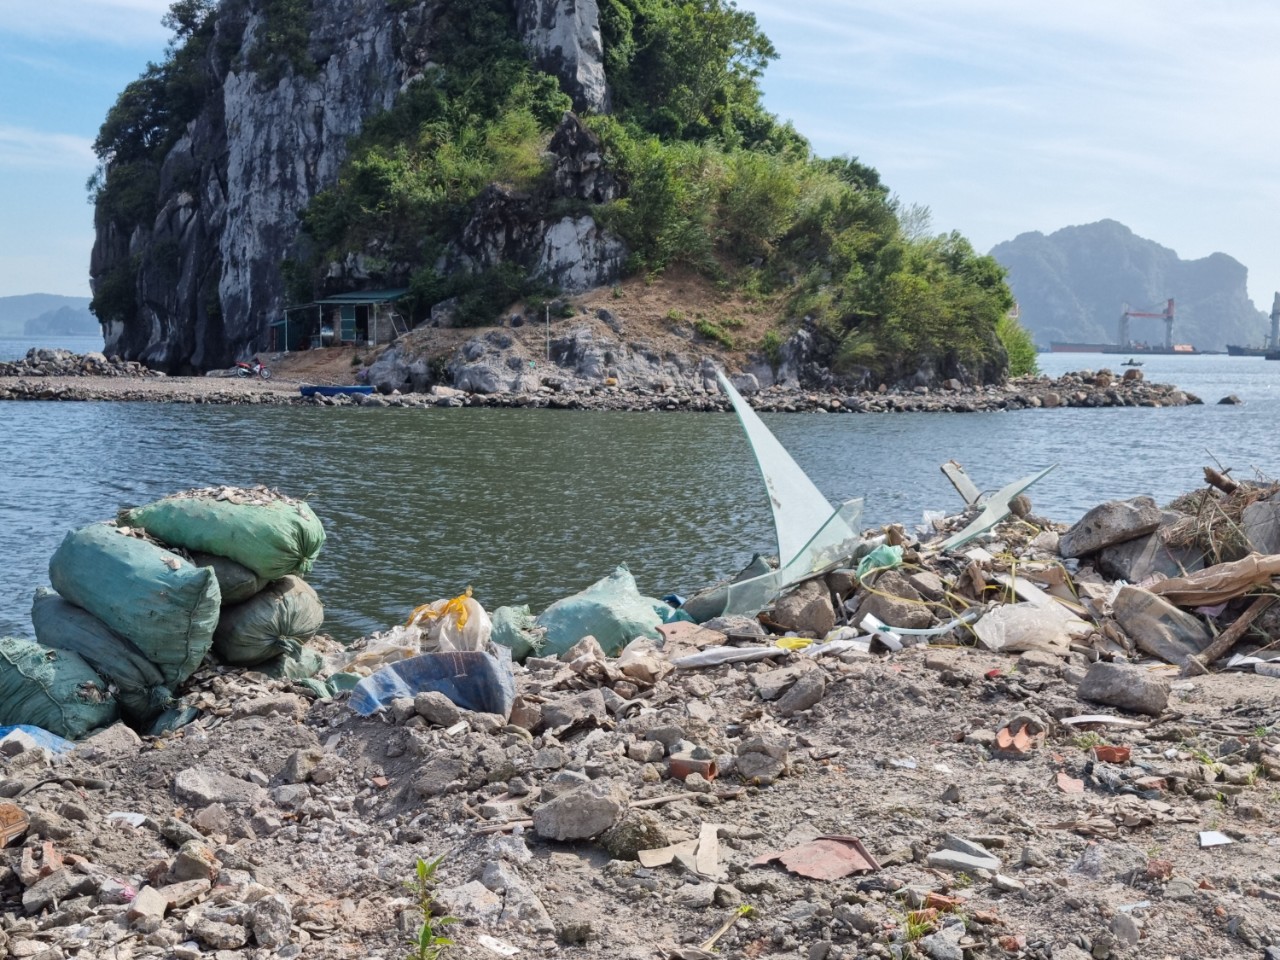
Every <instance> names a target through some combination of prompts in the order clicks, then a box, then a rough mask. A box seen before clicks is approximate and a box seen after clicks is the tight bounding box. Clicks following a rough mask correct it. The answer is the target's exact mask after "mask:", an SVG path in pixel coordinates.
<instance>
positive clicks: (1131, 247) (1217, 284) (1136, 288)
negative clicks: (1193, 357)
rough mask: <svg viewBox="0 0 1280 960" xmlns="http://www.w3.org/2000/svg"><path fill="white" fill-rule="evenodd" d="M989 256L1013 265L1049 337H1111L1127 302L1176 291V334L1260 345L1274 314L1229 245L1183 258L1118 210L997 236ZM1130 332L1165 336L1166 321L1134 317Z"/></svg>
mask: <svg viewBox="0 0 1280 960" xmlns="http://www.w3.org/2000/svg"><path fill="white" fill-rule="evenodd" d="M991 256H993V257H995V258H996V260H997V261H999V262H1000V263H1001V264H1002V265H1003V266H1004V267H1005V268H1006V269H1007V270H1008V271H1009V286H1010V288H1011V289H1012V290H1013V295H1014V296H1015V297H1016V298H1017V300H1018V306H1019V308H1020V309H1021V320H1022V325H1023V326H1024V327H1026V328H1027V329H1028V330H1029V331H1031V334H1032V336H1034V337H1035V340H1036V343H1037V344H1040V345H1041V346H1044V347H1047V346H1048V345H1049V343H1050V342H1051V341H1054V340H1067V341H1098V342H1108V343H1114V342H1115V341H1116V333H1117V327H1118V322H1119V319H1120V314H1121V313H1122V312H1123V310H1124V305H1125V304H1126V303H1127V304H1129V307H1130V309H1131V310H1136V311H1142V312H1149V313H1159V312H1161V311H1162V310H1163V309H1164V304H1165V301H1166V300H1168V299H1169V298H1170V297H1172V298H1173V299H1174V301H1175V318H1176V319H1175V321H1174V327H1173V339H1174V342H1175V343H1189V344H1192V345H1193V346H1195V347H1197V348H1198V349H1201V350H1224V349H1226V345H1227V344H1228V343H1237V344H1241V345H1244V346H1251V345H1261V344H1262V341H1263V338H1264V337H1265V336H1266V335H1267V330H1268V320H1267V314H1266V313H1265V312H1263V311H1262V310H1259V309H1258V308H1257V307H1256V306H1254V304H1253V301H1252V300H1250V299H1249V295H1248V292H1247V289H1246V280H1247V278H1248V270H1247V269H1246V268H1245V266H1244V265H1243V264H1242V263H1240V262H1239V261H1238V260H1235V259H1234V258H1232V257H1229V256H1227V255H1226V254H1225V253H1214V254H1210V255H1209V256H1207V257H1203V258H1202V259H1199V260H1182V259H1180V258H1179V257H1178V255H1177V253H1175V252H1174V251H1173V250H1170V249H1169V248H1168V247H1162V246H1161V245H1160V244H1158V243H1156V242H1155V241H1154V240H1147V239H1144V238H1142V237H1139V236H1137V235H1136V234H1135V233H1134V232H1133V231H1132V230H1130V229H1129V228H1128V227H1126V226H1125V225H1124V224H1122V223H1117V222H1116V221H1115V220H1100V221H1098V222H1097V223H1089V224H1085V225H1083V226H1075V227H1064V228H1063V229H1061V230H1057V231H1055V232H1054V233H1051V234H1049V235H1047V236H1046V235H1045V234H1043V233H1040V232H1038V231H1037V232H1032V233H1023V234H1020V235H1019V236H1017V237H1015V238H1014V239H1013V240H1008V241H1006V242H1004V243H1001V244H997V245H996V246H995V247H993V248H992V250H991ZM1130 337H1131V338H1132V339H1134V340H1142V341H1146V342H1148V343H1153V344H1158V343H1162V342H1163V340H1164V324H1163V322H1162V321H1160V320H1158V319H1153V320H1140V319H1135V320H1133V321H1132V322H1131V325H1130Z"/></svg>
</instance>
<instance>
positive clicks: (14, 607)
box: [0, 351, 1280, 640]
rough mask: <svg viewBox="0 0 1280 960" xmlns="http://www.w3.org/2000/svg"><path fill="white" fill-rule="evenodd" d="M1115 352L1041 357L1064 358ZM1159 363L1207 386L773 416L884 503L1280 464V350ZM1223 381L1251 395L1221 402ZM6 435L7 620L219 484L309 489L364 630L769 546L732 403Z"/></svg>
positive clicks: (143, 414)
mask: <svg viewBox="0 0 1280 960" xmlns="http://www.w3.org/2000/svg"><path fill="white" fill-rule="evenodd" d="M24 352H25V351H24ZM1108 359H1110V360H1111V362H1112V364H1113V365H1114V363H1115V362H1116V361H1118V360H1122V359H1124V358H1108ZM1101 361H1102V357H1100V356H1089V355H1075V356H1069V355H1043V356H1042V357H1041V363H1042V366H1043V367H1045V368H1046V372H1048V373H1055V374H1056V373H1061V372H1064V371H1066V370H1073V369H1080V368H1081V367H1082V366H1085V365H1088V364H1093V365H1094V366H1101V365H1102V364H1101ZM1113 369H1117V370H1118V368H1115V367H1114V366H1113ZM1143 369H1144V373H1145V374H1146V375H1147V377H1148V379H1152V380H1159V381H1164V382H1173V383H1177V384H1179V385H1180V386H1182V387H1184V388H1185V389H1187V390H1190V391H1191V392H1193V393H1196V394H1198V395H1200V396H1201V397H1202V398H1203V399H1204V400H1205V405H1204V406H1199V407H1186V408H1178V409H1161V410H1152V409H1141V408H1139V409H1133V408H1122V409H1117V410H1072V409H1057V410H1035V411H1023V412H1018V413H1005V414H886V415H883V416H840V415H822V414H807V415H804V414H802V415H791V416H787V415H770V416H768V417H766V422H767V423H768V424H769V426H770V427H771V429H773V430H774V432H775V433H776V434H777V436H778V437H779V439H780V440H781V441H782V442H783V444H785V445H786V447H787V448H788V449H789V450H790V451H791V452H792V454H793V456H794V457H795V458H796V460H797V461H799V463H800V464H801V465H802V466H803V467H804V468H805V469H806V470H807V471H809V473H810V475H811V476H812V477H813V479H814V482H815V483H816V484H817V485H818V487H819V488H820V489H821V490H822V491H823V492H824V493H825V494H826V495H827V496H828V498H830V499H831V500H832V501H837V500H844V499H848V498H850V497H855V496H863V497H865V498H866V513H865V521H864V522H865V524H866V525H867V526H870V525H872V524H879V523H884V522H891V521H897V522H904V523H909V524H913V523H918V522H920V518H921V513H922V511H923V510H926V509H928V510H935V509H940V510H946V511H949V512H950V511H953V510H955V509H957V508H958V507H959V505H960V503H959V500H958V498H957V496H956V494H955V493H954V491H953V490H952V489H951V487H950V484H949V483H948V482H947V481H946V479H945V478H944V477H943V476H942V474H941V473H940V472H939V469H938V468H939V465H940V464H941V463H942V462H944V461H945V460H948V459H951V458H954V459H956V460H959V461H960V462H961V463H963V464H964V465H965V467H966V469H967V470H968V472H969V475H970V476H971V477H972V478H973V479H974V481H975V482H976V483H977V484H978V485H979V486H980V487H984V488H988V489H995V488H997V487H999V486H1002V485H1003V484H1004V483H1006V482H1008V481H1009V480H1011V479H1014V478H1016V477H1019V476H1024V475H1026V474H1028V473H1031V472H1033V471H1034V470H1036V469H1038V468H1040V467H1044V466H1047V465H1048V464H1051V463H1057V464H1058V465H1059V466H1058V469H1057V470H1056V471H1055V472H1053V473H1051V474H1050V475H1049V476H1047V477H1046V478H1045V479H1044V480H1042V481H1040V483H1038V484H1037V485H1036V486H1035V487H1033V488H1032V489H1031V491H1030V495H1031V498H1032V500H1033V502H1034V504H1035V509H1036V511H1037V512H1038V513H1041V514H1044V515H1047V516H1050V517H1053V518H1055V519H1060V520H1066V521H1070V520H1073V519H1075V518H1076V517H1078V516H1079V515H1080V514H1081V513H1083V512H1084V511H1085V510H1086V509H1088V508H1089V507H1091V506H1093V505H1094V504H1096V503H1097V502H1099V501H1101V500H1103V499H1107V498H1110V497H1129V496H1133V495H1136V494H1140V493H1148V494H1152V495H1154V496H1155V497H1156V498H1157V499H1158V500H1161V501H1167V500H1169V499H1172V498H1173V497H1175V496H1177V495H1178V494H1180V493H1183V492H1185V491H1187V490H1190V489H1194V488H1196V487H1197V486H1199V485H1200V484H1201V482H1202V473H1201V467H1202V466H1203V465H1204V464H1207V463H1215V462H1220V463H1221V464H1222V465H1224V466H1228V467H1232V468H1234V470H1235V474H1236V476H1250V475H1252V474H1253V472H1254V471H1257V472H1260V473H1262V474H1265V475H1268V476H1274V475H1276V474H1277V473H1280V463H1278V462H1277V461H1278V460H1280V442H1278V441H1277V439H1276V430H1275V425H1276V423H1277V421H1278V420H1280V386H1278V385H1280V363H1276V362H1268V361H1265V360H1262V359H1260V358H1259V359H1254V358H1233V357H1151V358H1147V359H1146V361H1145V366H1144V368H1143ZM1228 393H1234V394H1237V395H1238V396H1239V397H1240V398H1241V399H1243V400H1244V401H1245V403H1244V405H1242V406H1219V405H1217V403H1216V401H1217V400H1218V399H1219V398H1221V397H1222V396H1224V395H1226V394H1228ZM0 437H3V438H4V447H5V453H4V456H3V458H0V491H3V494H0V558H3V561H2V562H0V634H18V635H26V636H30V635H31V626H30V620H29V609H30V599H31V594H32V592H33V591H34V589H35V588H36V587H37V586H39V585H42V584H45V583H47V582H48V574H47V564H48V559H49V557H50V556H51V555H52V553H53V551H54V550H55V549H56V548H57V545H58V543H59V542H60V541H61V539H62V537H63V536H64V535H65V534H66V532H67V531H68V530H71V529H74V528H76V527H78V526H80V525H83V524H86V523H89V522H92V521H95V520H100V519H106V518H109V517H111V516H114V514H115V512H116V511H117V510H118V509H119V508H120V507H122V506H126V505H132V504H139V503H144V502H147V501H149V500H152V499H155V498H157V497H160V496H163V495H164V494H166V493H169V492H172V491H175V490H179V489H184V488H188V487H193V486H206V485H209V484H222V483H228V484H239V485H249V484H255V483H266V484H269V485H272V486H276V487H279V488H280V489H281V490H283V491H285V492H288V493H290V494H294V495H301V496H306V497H308V498H310V500H311V503H312V505H313V507H314V508H315V510H316V512H317V513H318V514H319V515H320V517H321V518H322V520H323V521H324V523H325V527H326V530H327V531H328V535H329V540H328V543H327V544H326V546H325V549H324V552H323V553H322V554H321V557H320V560H319V562H318V563H317V565H316V568H315V571H314V573H313V575H312V577H311V579H312V582H313V583H314V584H315V585H316V587H317V589H318V590H319V591H320V595H321V597H322V598H323V600H324V601H325V603H326V606H327V611H328V616H329V622H328V625H327V628H328V629H329V630H330V632H332V633H333V634H334V635H335V636H337V637H339V638H340V639H347V640H349V639H352V638H354V637H357V636H360V635H362V634H364V633H367V632H369V631H371V630H375V629H380V628H382V627H385V626H387V625H389V624H391V623H396V622H400V621H402V620H403V619H404V618H405V617H406V616H407V614H408V613H409V611H410V610H411V609H412V608H413V607H414V606H415V605H417V604H419V603H423V602H426V601H430V600H435V599H437V598H440V597H444V596H452V595H454V594H456V593H457V592H459V591H460V590H461V589H462V588H464V587H466V586H467V585H468V584H470V585H472V586H473V587H474V588H475V592H476V596H477V598H478V599H479V600H480V601H481V602H482V603H484V604H485V605H486V606H487V607H489V608H490V609H492V608H493V607H496V606H499V605H501V604H504V603H530V604H532V606H533V607H534V609H535V611H536V610H539V609H541V608H542V607H543V606H545V605H546V604H547V603H549V602H550V601H552V600H554V599H556V598H557V597H560V596H564V595H566V594H567V593H570V592H572V591H574V590H577V589H580V588H581V587H583V586H586V585H587V584H588V583H590V582H592V581H593V580H595V579H597V578H598V577H600V576H603V575H605V574H607V573H608V572H609V571H610V570H611V569H612V568H613V567H614V566H615V565H616V564H618V563H627V564H628V565H629V566H630V567H631V570H632V572H633V573H635V574H636V577H637V579H638V581H639V584H640V587H641V589H642V590H643V591H645V592H647V593H651V594H653V595H657V596H661V595H663V594H665V593H667V592H670V591H676V592H680V593H687V592H690V591H693V590H695V589H697V588H698V587H699V586H701V585H703V584H705V583H706V582H708V581H709V580H711V579H713V578H716V577H719V576H722V575H725V574H727V573H730V572H732V571H734V570H737V569H739V568H740V567H741V566H742V565H743V564H745V563H746V562H747V561H748V560H749V559H750V558H751V555H752V553H753V552H755V551H762V552H772V550H773V549H774V548H773V546H772V529H771V524H770V519H769V515H768V511H767V506H766V503H765V496H764V488H763V485H762V483H761V481H760V477H759V474H758V472H757V470H756V467H755V464H754V461H753V460H752V459H751V455H750V450H749V448H748V447H747V444H746V441H745V439H744V438H743V435H742V432H741V430H740V428H739V426H738V423H737V421H736V419H735V418H733V417H731V416H729V415H718V414H607V413H579V412H562V411H555V412H553V411H504V410H468V409H460V410H449V409H428V410H398V409H372V410H368V409H328V410H326V409H313V408H275V407H272V408H256V407H205V406H195V405H172V406H169V405H164V404H143V403H53V404H45V403H0Z"/></svg>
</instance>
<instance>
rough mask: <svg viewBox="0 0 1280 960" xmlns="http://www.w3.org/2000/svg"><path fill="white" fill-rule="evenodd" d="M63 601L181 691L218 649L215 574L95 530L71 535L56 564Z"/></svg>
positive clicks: (52, 566)
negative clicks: (112, 634) (106, 630)
mask: <svg viewBox="0 0 1280 960" xmlns="http://www.w3.org/2000/svg"><path fill="white" fill-rule="evenodd" d="M49 580H50V582H51V583H52V584H53V588H54V589H55V590H57V591H58V593H60V594H62V598H63V599H64V600H67V601H69V602H70V603H74V604H75V605H76V606H77V607H80V608H81V609H82V610H87V611H89V612H90V613H91V614H93V615H94V616H95V617H97V618H98V619H99V620H101V621H102V622H103V623H105V624H106V625H107V626H108V627H109V628H110V629H112V630H114V631H115V632H116V633H118V634H120V636H122V637H124V638H125V639H127V640H129V641H131V642H132V643H133V645H134V646H135V647H137V648H138V650H139V651H141V653H142V655H143V656H144V657H146V658H147V659H148V660H150V661H151V662H152V663H154V664H155V665H156V667H157V668H158V669H159V670H160V674H161V676H163V677H164V682H165V684H166V685H167V686H168V687H169V688H170V689H174V688H176V687H177V686H178V684H180V683H182V681H183V680H186V679H187V677H189V676H191V674H193V673H195V671H196V668H197V667H199V666H200V661H201V660H203V659H204V657H205V654H207V653H208V652H209V648H210V647H211V646H212V645H213V628H214V627H216V626H217V625H218V606H219V604H220V603H221V600H222V594H221V593H220V592H219V590H218V580H217V578H216V577H215V576H214V575H213V570H211V569H210V568H209V567H196V566H193V565H192V564H191V563H189V562H188V561H186V560H184V559H182V558H181V557H179V556H178V555H177V554H175V553H171V552H170V551H168V550H165V549H163V548H162V547H157V546H156V545H155V544H153V543H148V542H147V541H145V540H140V539H138V538H137V537H130V536H125V535H123V534H121V533H120V532H119V531H118V530H117V529H116V528H115V527H114V526H112V525H111V524H108V523H94V524H90V525H89V526H87V527H83V528H81V529H80V530H76V531H73V532H72V533H69V534H67V536H66V538H65V539H64V540H63V541H62V544H61V545H60V546H59V547H58V549H57V551H56V552H55V553H54V555H53V557H52V558H51V559H50V560H49Z"/></svg>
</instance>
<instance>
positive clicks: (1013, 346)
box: [996, 313, 1040, 377]
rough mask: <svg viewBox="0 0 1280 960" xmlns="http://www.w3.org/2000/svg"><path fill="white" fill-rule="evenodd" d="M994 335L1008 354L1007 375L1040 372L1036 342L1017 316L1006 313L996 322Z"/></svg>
mask: <svg viewBox="0 0 1280 960" xmlns="http://www.w3.org/2000/svg"><path fill="white" fill-rule="evenodd" d="M996 336H997V337H999V338H1000V343H1001V344H1002V345H1003V346H1004V349H1005V352H1006V353H1007V354H1008V355H1009V376H1011V377H1023V376H1030V375H1034V374H1037V373H1039V372H1040V363H1039V361H1038V359H1037V357H1036V344H1035V341H1034V340H1033V339H1032V338H1031V333H1030V331H1028V330H1027V328H1026V327H1024V326H1023V325H1022V324H1021V323H1019V322H1018V318H1017V317H1016V316H1014V315H1013V314H1012V313H1006V314H1005V315H1004V316H1003V317H1001V318H1000V319H999V320H998V321H997V322H996Z"/></svg>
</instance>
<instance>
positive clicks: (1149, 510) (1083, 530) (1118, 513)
mask: <svg viewBox="0 0 1280 960" xmlns="http://www.w3.org/2000/svg"><path fill="white" fill-rule="evenodd" d="M1158 526H1160V508H1159V507H1158V506H1156V502H1155V500H1153V499H1151V497H1134V498H1133V499H1132V500H1109V501H1107V502H1106V503H1100V504H1098V506H1096V507H1094V508H1093V509H1092V510H1090V511H1089V512H1088V513H1086V514H1085V515H1084V516H1083V517H1081V518H1080V519H1079V520H1077V521H1076V522H1075V524H1074V525H1073V526H1072V527H1071V529H1070V530H1068V531H1067V532H1066V533H1064V534H1063V535H1062V537H1061V539H1060V540H1059V541H1058V552H1059V553H1061V554H1062V556H1064V557H1083V556H1084V555H1085V554H1087V553H1093V552H1095V551H1097V550H1101V549H1102V548H1103V547H1109V546H1111V545H1112V544H1116V543H1123V542H1125V541H1126V540H1134V539H1136V538H1138V537H1142V536H1146V535H1147V534H1148V533H1151V532H1152V531H1153V530H1155V529H1156V527H1158Z"/></svg>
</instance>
